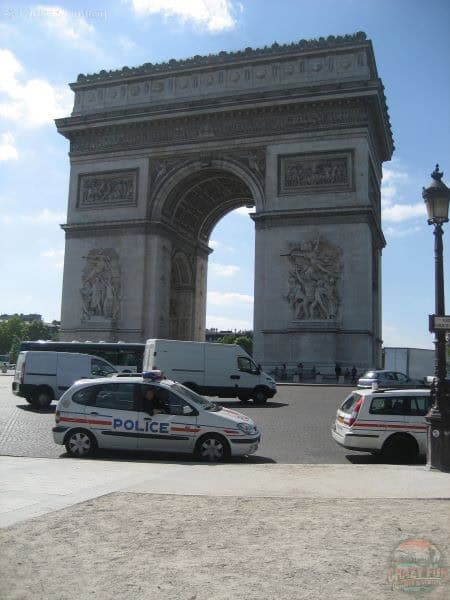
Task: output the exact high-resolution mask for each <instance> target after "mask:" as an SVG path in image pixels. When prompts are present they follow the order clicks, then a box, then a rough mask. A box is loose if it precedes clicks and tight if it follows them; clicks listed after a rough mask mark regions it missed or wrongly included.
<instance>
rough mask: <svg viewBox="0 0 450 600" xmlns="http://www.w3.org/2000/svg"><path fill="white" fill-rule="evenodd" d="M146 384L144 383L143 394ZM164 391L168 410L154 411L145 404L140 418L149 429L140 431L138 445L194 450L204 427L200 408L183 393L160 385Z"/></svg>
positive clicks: (141, 446) (149, 447)
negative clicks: (199, 421) (154, 412)
mask: <svg viewBox="0 0 450 600" xmlns="http://www.w3.org/2000/svg"><path fill="white" fill-rule="evenodd" d="M146 387H147V386H146V385H145V384H144V385H142V386H141V391H142V394H139V395H140V396H141V397H142V396H143V392H144V391H145V388H146ZM163 392H164V394H163V395H164V396H165V397H164V400H163V405H164V410H165V412H164V413H160V414H154V415H151V414H150V413H149V412H146V411H145V406H144V405H142V412H141V415H140V420H141V422H142V423H143V424H145V425H144V428H145V433H143V434H141V435H140V437H139V441H138V447H139V449H141V450H153V451H158V452H191V451H192V450H193V448H194V444H195V440H196V438H197V436H198V433H199V431H200V428H199V427H198V425H197V417H198V411H197V410H196V409H195V408H194V407H193V406H192V405H190V404H189V403H188V402H187V401H186V400H185V399H184V398H182V397H181V396H180V395H179V394H177V393H175V392H173V391H169V390H167V389H165V388H164V389H163V388H158V392H157V393H159V394H160V395H161V394H162V393H163Z"/></svg>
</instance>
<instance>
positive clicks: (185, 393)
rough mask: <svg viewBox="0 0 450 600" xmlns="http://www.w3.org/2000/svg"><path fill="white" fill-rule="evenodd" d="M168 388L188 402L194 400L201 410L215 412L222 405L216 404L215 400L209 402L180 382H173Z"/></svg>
mask: <svg viewBox="0 0 450 600" xmlns="http://www.w3.org/2000/svg"><path fill="white" fill-rule="evenodd" d="M170 389H171V390H172V391H174V392H176V393H177V394H178V395H179V396H181V397H182V398H184V399H185V400H187V401H188V402H194V403H195V404H197V406H201V408H203V410H210V411H211V412H217V411H219V410H220V409H221V408H222V407H221V406H219V405H218V404H216V403H215V402H211V400H208V399H207V398H204V397H203V396H200V394H197V393H196V392H194V391H192V390H190V389H189V388H187V387H186V386H185V385H181V383H174V384H173V385H172V386H170Z"/></svg>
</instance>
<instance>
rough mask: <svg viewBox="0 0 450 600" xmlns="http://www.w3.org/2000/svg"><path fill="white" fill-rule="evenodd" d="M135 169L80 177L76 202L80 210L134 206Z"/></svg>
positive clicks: (135, 199)
mask: <svg viewBox="0 0 450 600" xmlns="http://www.w3.org/2000/svg"><path fill="white" fill-rule="evenodd" d="M137 179H138V171H137V169H134V170H131V171H113V172H105V173H95V174H92V175H80V177H79V181H78V202H77V206H78V208H81V209H88V208H102V207H106V206H121V205H136V203H137Z"/></svg>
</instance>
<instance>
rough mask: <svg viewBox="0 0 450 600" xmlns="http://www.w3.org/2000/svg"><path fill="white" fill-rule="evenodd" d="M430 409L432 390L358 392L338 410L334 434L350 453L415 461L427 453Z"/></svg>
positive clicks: (333, 426)
mask: <svg viewBox="0 0 450 600" xmlns="http://www.w3.org/2000/svg"><path fill="white" fill-rule="evenodd" d="M430 406H431V397H430V390H429V389H411V390H399V389H394V390H380V389H376V386H374V389H371V390H370V389H365V390H355V391H353V392H351V394H350V395H349V396H348V397H347V398H346V399H345V400H344V402H343V403H342V405H341V406H340V408H339V409H338V411H337V414H336V420H335V422H334V423H333V424H332V427H331V434H332V436H333V439H334V440H335V441H336V442H337V443H338V444H339V445H340V446H343V447H344V448H348V449H349V450H360V451H363V452H371V453H372V454H383V455H385V456H386V457H387V458H390V459H408V460H415V459H416V458H417V457H418V456H419V455H425V454H426V451H427V423H426V421H425V415H426V414H427V413H428V411H429V409H430Z"/></svg>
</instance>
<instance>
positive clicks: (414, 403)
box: [405, 393, 432, 455]
mask: <svg viewBox="0 0 450 600" xmlns="http://www.w3.org/2000/svg"><path fill="white" fill-rule="evenodd" d="M431 404H432V400H431V396H430V394H429V393H426V394H420V395H417V396H416V395H414V396H410V397H409V406H408V411H407V413H406V415H405V422H406V424H407V425H408V429H410V432H411V433H413V434H414V437H415V438H416V440H417V443H418V445H419V454H423V455H424V454H426V453H427V430H428V426H427V422H426V421H425V415H426V414H427V413H428V411H429V410H430V408H431Z"/></svg>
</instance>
